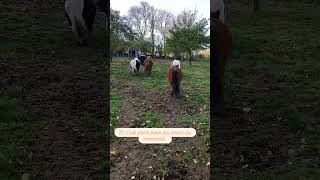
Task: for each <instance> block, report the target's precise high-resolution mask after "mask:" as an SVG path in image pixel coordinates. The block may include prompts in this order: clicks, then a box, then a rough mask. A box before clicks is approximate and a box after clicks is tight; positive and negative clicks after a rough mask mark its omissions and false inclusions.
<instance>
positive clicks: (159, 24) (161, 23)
mask: <svg viewBox="0 0 320 180" xmlns="http://www.w3.org/2000/svg"><path fill="white" fill-rule="evenodd" d="M173 20H174V16H173V14H172V13H171V12H169V11H166V10H162V9H160V10H158V16H157V21H156V29H157V30H158V31H159V33H160V34H161V38H162V40H163V42H162V43H161V45H162V46H160V47H158V48H161V49H162V50H161V52H163V54H164V55H165V56H167V50H166V39H167V37H168V34H169V29H171V28H172V27H173Z"/></svg>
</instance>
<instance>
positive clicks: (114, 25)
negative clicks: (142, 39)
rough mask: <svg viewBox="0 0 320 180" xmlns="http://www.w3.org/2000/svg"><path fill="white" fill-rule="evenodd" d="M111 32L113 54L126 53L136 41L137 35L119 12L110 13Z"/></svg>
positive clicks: (112, 11)
mask: <svg viewBox="0 0 320 180" xmlns="http://www.w3.org/2000/svg"><path fill="white" fill-rule="evenodd" d="M110 30H111V38H110V39H111V49H112V52H113V53H114V52H117V51H126V50H127V49H128V48H130V46H131V45H132V43H133V42H134V41H135V39H136V36H137V35H136V34H135V33H134V32H133V30H132V28H131V27H130V26H129V25H128V23H127V22H126V19H125V18H124V17H121V16H120V12H119V11H115V10H113V9H111V13H110Z"/></svg>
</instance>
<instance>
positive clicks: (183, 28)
mask: <svg viewBox="0 0 320 180" xmlns="http://www.w3.org/2000/svg"><path fill="white" fill-rule="evenodd" d="M207 25H208V21H207V20H206V19H205V18H202V19H200V20H197V11H196V10H195V11H193V12H192V11H183V12H182V13H181V14H180V15H178V16H177V18H176V20H175V21H174V28H172V29H170V30H169V32H170V36H169V38H168V39H167V46H168V47H169V49H170V50H171V51H172V52H173V53H174V54H175V55H176V56H177V55H179V54H181V53H187V54H188V56H189V64H190V65H191V61H192V59H193V51H195V50H199V49H205V48H207V47H208V45H209V42H210V38H209V36H207V35H206V34H207V31H208V30H209V28H208V27H207Z"/></svg>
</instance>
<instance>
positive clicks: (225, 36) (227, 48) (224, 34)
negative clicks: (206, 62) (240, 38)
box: [213, 19, 233, 57]
mask: <svg viewBox="0 0 320 180" xmlns="http://www.w3.org/2000/svg"><path fill="white" fill-rule="evenodd" d="M213 34H214V36H215V39H214V41H215V43H214V44H215V45H216V50H215V51H216V52H215V53H217V55H219V56H223V57H227V56H229V55H230V54H231V52H232V46H233V45H232V43H233V42H232V36H231V33H230V31H229V28H228V27H227V26H226V25H225V24H223V23H222V22H221V21H220V20H218V19H214V20H213Z"/></svg>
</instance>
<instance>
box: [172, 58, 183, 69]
mask: <svg viewBox="0 0 320 180" xmlns="http://www.w3.org/2000/svg"><path fill="white" fill-rule="evenodd" d="M171 66H172V67H173V66H178V67H179V69H181V66H180V61H179V60H176V59H175V60H173V61H172V63H171Z"/></svg>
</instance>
